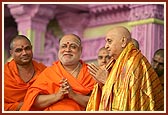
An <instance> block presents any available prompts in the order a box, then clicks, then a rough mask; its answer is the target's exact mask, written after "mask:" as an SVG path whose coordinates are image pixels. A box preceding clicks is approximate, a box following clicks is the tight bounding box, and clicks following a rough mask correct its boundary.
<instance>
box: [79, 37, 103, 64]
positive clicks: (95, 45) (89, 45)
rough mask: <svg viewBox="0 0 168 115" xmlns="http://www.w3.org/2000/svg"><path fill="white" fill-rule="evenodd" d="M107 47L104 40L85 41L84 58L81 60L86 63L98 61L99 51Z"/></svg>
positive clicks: (83, 45)
mask: <svg viewBox="0 0 168 115" xmlns="http://www.w3.org/2000/svg"><path fill="white" fill-rule="evenodd" d="M104 45H105V39H104V38H97V39H92V40H89V39H87V40H83V41H82V47H83V50H82V56H81V58H82V59H83V60H85V61H89V60H96V59H97V53H98V50H99V49H100V48H101V47H103V46H104Z"/></svg>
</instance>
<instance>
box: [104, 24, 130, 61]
mask: <svg viewBox="0 0 168 115" xmlns="http://www.w3.org/2000/svg"><path fill="white" fill-rule="evenodd" d="M131 40H132V39H131V34H130V32H129V30H128V29H127V28H125V27H123V26H117V27H114V28H112V29H111V30H109V32H108V33H107V35H106V45H105V47H106V49H107V50H108V51H109V55H110V56H111V57H113V58H114V59H117V58H118V56H119V55H120V53H121V52H122V51H123V50H124V48H125V47H126V46H127V44H128V43H129V42H130V41H131Z"/></svg>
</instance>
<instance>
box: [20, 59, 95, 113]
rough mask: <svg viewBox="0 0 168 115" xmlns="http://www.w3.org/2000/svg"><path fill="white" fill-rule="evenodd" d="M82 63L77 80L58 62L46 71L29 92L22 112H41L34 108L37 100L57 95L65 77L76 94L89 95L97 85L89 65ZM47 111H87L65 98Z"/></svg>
mask: <svg viewBox="0 0 168 115" xmlns="http://www.w3.org/2000/svg"><path fill="white" fill-rule="evenodd" d="M80 62H81V63H82V69H81V70H80V73H79V75H78V77H77V78H75V77H73V76H72V75H71V74H70V73H68V72H67V71H66V70H65V69H64V68H63V66H62V64H61V63H60V61H57V62H55V63H54V65H52V66H51V67H48V68H47V69H45V70H44V71H43V72H42V73H41V74H40V75H39V78H38V79H37V80H36V82H34V84H33V85H32V87H30V89H29V90H28V92H27V94H26V97H25V101H24V104H23V106H22V107H21V109H20V110H21V111H28V110H39V109H37V108H33V106H32V105H33V103H34V101H35V98H36V97H37V95H39V94H53V93H57V91H58V89H59V88H60V80H61V79H62V78H63V77H64V78H67V80H68V82H69V84H70V85H71V87H72V89H73V91H74V92H76V93H78V94H83V95H88V94H90V93H91V91H92V90H93V86H94V84H95V81H94V79H93V78H92V76H91V75H90V73H89V72H88V68H87V64H85V63H84V62H82V61H80ZM42 110H45V111H80V110H85V108H84V107H82V106H81V105H79V104H78V103H77V102H76V101H74V100H72V99H70V98H68V97H64V98H63V99H62V100H60V101H58V102H56V103H54V104H52V105H50V106H48V107H46V108H44V109H42Z"/></svg>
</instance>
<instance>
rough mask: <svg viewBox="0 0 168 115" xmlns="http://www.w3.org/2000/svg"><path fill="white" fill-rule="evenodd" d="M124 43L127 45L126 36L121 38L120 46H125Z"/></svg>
mask: <svg viewBox="0 0 168 115" xmlns="http://www.w3.org/2000/svg"><path fill="white" fill-rule="evenodd" d="M126 45H127V38H126V37H123V38H122V45H121V46H122V48H125V47H126Z"/></svg>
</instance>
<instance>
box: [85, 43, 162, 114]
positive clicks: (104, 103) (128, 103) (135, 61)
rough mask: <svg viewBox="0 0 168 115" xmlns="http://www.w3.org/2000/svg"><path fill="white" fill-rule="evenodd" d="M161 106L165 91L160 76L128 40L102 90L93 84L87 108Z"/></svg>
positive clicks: (136, 109)
mask: <svg viewBox="0 0 168 115" xmlns="http://www.w3.org/2000/svg"><path fill="white" fill-rule="evenodd" d="M100 93H101V94H100ZM100 98H101V99H100ZM98 99H100V100H98ZM99 101H100V102H99ZM163 108H164V95H163V89H162V86H161V83H160V81H159V78H158V76H157V74H156V73H155V71H154V70H153V69H152V67H151V65H150V64H149V62H148V61H147V59H146V58H145V57H144V56H143V55H142V54H141V52H140V51H139V50H137V49H136V48H135V46H134V45H133V43H132V42H130V43H129V44H128V45H127V47H126V48H125V49H124V50H123V51H122V53H121V54H120V56H119V58H118V59H117V60H116V62H115V64H114V66H113V67H112V69H111V72H110V74H109V77H108V78H107V81H106V83H105V85H104V86H103V87H102V92H101V89H100V88H99V87H98V85H96V86H95V87H94V89H93V92H92V94H91V97H90V99H89V102H88V105H87V108H86V110H87V111H98V110H99V111H152V110H163Z"/></svg>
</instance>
